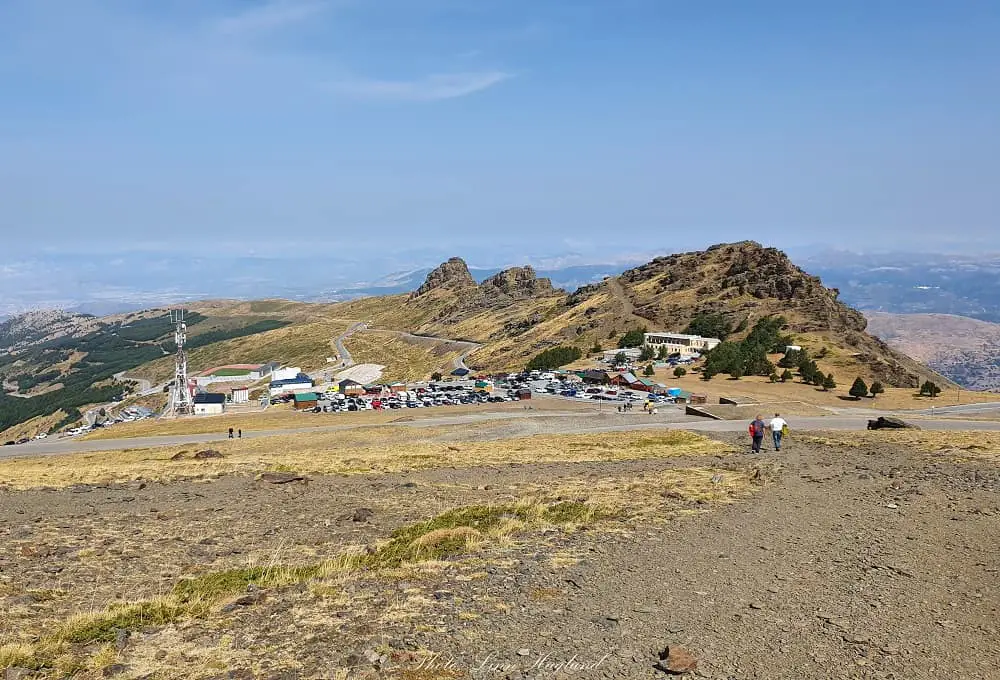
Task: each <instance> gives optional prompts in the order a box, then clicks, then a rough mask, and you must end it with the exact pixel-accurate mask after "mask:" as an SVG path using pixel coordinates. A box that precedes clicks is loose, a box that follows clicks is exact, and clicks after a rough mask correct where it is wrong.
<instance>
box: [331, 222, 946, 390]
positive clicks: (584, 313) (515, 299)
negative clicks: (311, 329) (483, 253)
mask: <svg viewBox="0 0 1000 680" xmlns="http://www.w3.org/2000/svg"><path fill="white" fill-rule="evenodd" d="M704 313H714V314H719V315H722V316H723V317H725V319H726V320H727V321H728V322H729V325H730V326H731V327H732V328H734V329H736V334H735V337H736V338H738V337H739V335H740V333H745V332H746V331H747V330H748V329H749V328H752V327H753V324H754V323H756V321H757V320H758V319H760V318H763V317H766V316H772V315H780V316H783V317H784V318H785V319H786V320H787V328H786V332H788V333H791V334H792V335H793V336H794V337H795V338H796V340H797V342H799V343H800V344H802V345H804V346H806V347H807V348H809V349H812V350H815V351H817V352H819V351H823V350H825V351H826V352H825V353H827V354H829V355H830V356H832V357H834V358H835V361H836V362H839V363H838V364H837V366H841V365H842V366H843V367H844V369H843V370H844V371H845V372H847V370H848V367H849V370H850V372H851V373H855V372H857V373H861V374H863V375H865V376H866V378H867V379H869V380H880V381H882V382H883V383H885V384H888V385H898V386H916V385H918V384H919V383H920V382H921V381H922V380H925V379H928V378H930V379H934V380H936V381H939V382H942V383H947V381H946V380H945V379H943V378H942V377H941V376H939V375H937V374H936V373H934V372H933V371H931V370H930V369H928V368H927V367H925V366H923V365H921V364H919V363H918V362H916V361H914V360H912V359H910V358H909V357H907V356H905V355H904V354H902V353H900V352H898V351H896V350H893V349H892V348H890V347H889V346H888V345H887V344H885V343H884V342H882V341H881V340H879V339H878V338H875V337H873V336H872V335H870V334H868V333H867V332H866V326H867V321H866V320H865V317H864V316H863V315H862V314H861V313H860V312H858V311H857V310H854V309H852V308H850V307H849V306H847V305H845V304H844V303H843V302H841V301H840V300H839V293H838V291H837V290H836V289H830V288H827V287H825V286H824V285H823V283H822V281H820V279H819V278H817V277H815V276H811V275H810V274H808V273H806V272H804V271H803V270H802V269H800V268H799V267H797V266H796V265H795V264H794V263H793V262H792V261H791V260H790V259H789V258H788V256H787V255H785V253H783V252H781V251H780V250H778V249H776V248H765V247H763V246H761V245H760V244H759V243H755V242H753V241H743V242H740V243H729V244H719V245H715V246H712V247H710V248H708V249H706V250H704V251H694V252H688V253H678V254H674V255H668V256H664V257H658V258H656V259H654V260H652V261H651V262H648V263H646V264H644V265H642V266H639V267H636V268H634V269H630V270H628V271H626V272H623V273H622V274H621V275H620V276H616V277H609V278H607V279H605V280H604V281H602V282H601V283H597V284H592V285H588V286H584V287H582V288H579V289H578V290H576V291H574V292H572V293H567V292H565V291H561V290H559V289H555V288H553V287H552V284H551V282H550V281H548V280H547V279H544V278H538V277H537V275H536V273H535V271H534V270H533V269H532V268H531V267H514V268H511V269H507V270H505V271H503V272H500V273H499V274H497V275H495V276H493V277H491V278H490V279H488V280H486V281H484V282H483V283H482V284H480V285H476V283H475V281H474V280H473V278H472V276H471V275H470V274H469V269H468V267H467V266H466V265H465V262H464V261H462V260H461V259H460V258H457V257H456V258H451V259H450V260H448V261H447V262H445V263H444V264H442V265H440V266H439V267H437V268H436V269H435V270H433V271H432V272H431V273H430V274H429V275H428V277H427V280H426V281H425V282H424V284H423V285H422V286H420V288H418V289H417V290H416V291H415V292H414V293H412V294H410V295H409V296H406V297H404V298H402V299H400V298H399V297H392V298H372V299H369V300H361V301H357V302H354V303H346V304H345V305H344V307H343V314H345V315H354V316H355V317H362V318H372V319H375V320H376V323H380V324H383V325H384V326H385V327H387V328H395V329H399V330H408V331H414V332H418V333H428V334H435V335H441V336H447V337H455V338H464V339H470V340H475V341H477V342H481V343H484V344H485V345H486V346H485V347H484V348H483V349H482V350H480V352H477V354H476V358H477V359H478V360H479V361H480V362H481V364H482V366H483V367H484V368H506V367H510V366H516V365H519V364H521V363H523V361H524V358H525V357H526V356H531V355H532V354H533V353H536V352H538V351H540V350H542V349H545V348H546V347H551V346H553V345H558V344H573V345H576V346H578V347H581V348H583V349H590V348H592V347H593V346H594V345H595V344H600V345H602V346H611V345H613V343H614V342H615V341H616V339H617V337H618V336H619V335H620V334H622V333H623V332H625V331H626V330H628V329H631V328H639V327H646V328H648V329H649V330H661V331H675V332H679V331H682V330H684V329H685V328H686V327H687V325H688V323H690V322H691V320H692V319H694V318H695V317H696V316H698V315H700V314H704Z"/></svg>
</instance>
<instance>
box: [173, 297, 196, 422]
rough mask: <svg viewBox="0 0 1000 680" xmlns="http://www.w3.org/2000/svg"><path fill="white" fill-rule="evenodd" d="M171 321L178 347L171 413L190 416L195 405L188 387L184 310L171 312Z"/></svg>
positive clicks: (175, 359) (175, 342)
mask: <svg viewBox="0 0 1000 680" xmlns="http://www.w3.org/2000/svg"><path fill="white" fill-rule="evenodd" d="M170 320H171V321H172V322H173V323H174V344H175V345H177V355H176V357H175V358H174V387H173V389H172V390H171V394H170V412H171V413H172V414H173V415H181V414H189V413H192V412H193V411H194V403H193V401H192V399H191V389H190V388H189V386H188V372H187V353H186V352H185V351H184V342H185V340H187V324H186V323H185V322H184V310H183V309H172V310H170Z"/></svg>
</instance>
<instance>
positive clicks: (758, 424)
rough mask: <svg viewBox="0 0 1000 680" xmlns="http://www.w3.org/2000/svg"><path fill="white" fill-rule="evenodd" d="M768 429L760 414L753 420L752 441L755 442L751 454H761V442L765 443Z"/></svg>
mask: <svg viewBox="0 0 1000 680" xmlns="http://www.w3.org/2000/svg"><path fill="white" fill-rule="evenodd" d="M766 428H767V424H766V423H765V422H764V419H763V417H762V416H761V415H760V414H759V413H758V414H757V417H756V418H754V419H753V422H751V423H750V428H749V430H750V439H751V441H752V442H753V444H752V446H751V447H750V452H751V453H760V445H761V442H763V441H764V430H765V429H766Z"/></svg>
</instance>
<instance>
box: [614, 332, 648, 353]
mask: <svg viewBox="0 0 1000 680" xmlns="http://www.w3.org/2000/svg"><path fill="white" fill-rule="evenodd" d="M644 342H646V329H645V328H633V329H632V330H630V331H628V332H626V333H625V335H623V336H622V337H621V338H620V339H619V340H618V348H619V349H627V348H629V347H638V346H640V345H642V344H643V343H644Z"/></svg>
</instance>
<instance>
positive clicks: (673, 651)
mask: <svg viewBox="0 0 1000 680" xmlns="http://www.w3.org/2000/svg"><path fill="white" fill-rule="evenodd" d="M697 667H698V659H696V658H695V656H694V654H692V653H691V652H689V651H688V650H686V649H684V648H683V647H681V646H679V645H670V646H669V647H667V648H666V649H664V650H663V651H662V652H660V660H659V661H657V662H656V665H655V666H654V668H656V670H659V671H663V672H664V673H669V674H670V675H684V674H685V673H690V672H692V671H693V670H695V669H696V668H697Z"/></svg>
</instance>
